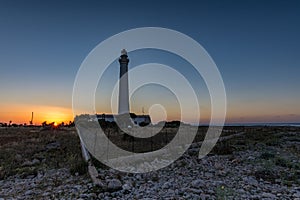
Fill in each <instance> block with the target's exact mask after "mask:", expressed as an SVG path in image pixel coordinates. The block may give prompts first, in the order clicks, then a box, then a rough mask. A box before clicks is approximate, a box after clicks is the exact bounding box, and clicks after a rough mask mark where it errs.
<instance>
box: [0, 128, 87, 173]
mask: <svg viewBox="0 0 300 200" xmlns="http://www.w3.org/2000/svg"><path fill="white" fill-rule="evenodd" d="M53 144H54V145H53ZM55 145H56V146H55ZM51 146H52V147H51ZM53 146H54V147H53ZM33 161H34V162H35V163H32V162H33ZM26 162H27V163H26ZM30 162H31V164H28V163H30ZM82 163H83V159H82V157H81V150H80V143H79V139H78V136H77V134H76V132H75V129H72V128H69V129H67V128H66V129H64V130H47V131H40V128H29V127H18V128H12V127H11V128H1V129H0V179H4V178H7V177H8V176H11V175H16V174H18V175H19V176H21V177H26V176H28V175H36V174H37V172H38V171H43V170H45V169H53V168H62V167H67V168H70V169H71V170H72V172H74V173H75V172H76V171H78V172H79V173H80V174H82V173H83V172H84V170H83V169H82V167H83V166H84V165H83V164H82Z"/></svg>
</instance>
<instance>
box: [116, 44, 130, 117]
mask: <svg viewBox="0 0 300 200" xmlns="http://www.w3.org/2000/svg"><path fill="white" fill-rule="evenodd" d="M119 63H120V80H119V107H118V114H119V115H121V114H126V113H129V94H128V73H127V72H128V63H129V59H128V56H127V52H126V50H125V49H123V50H122V51H121V56H120V58H119Z"/></svg>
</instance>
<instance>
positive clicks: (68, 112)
mask: <svg viewBox="0 0 300 200" xmlns="http://www.w3.org/2000/svg"><path fill="white" fill-rule="evenodd" d="M32 112H33V113H34V114H33V124H34V125H40V124H42V123H43V122H45V121H46V122H47V123H52V122H56V123H57V124H60V123H62V122H64V123H69V121H73V114H72V109H70V108H64V107H57V106H34V105H20V104H17V105H14V104H2V105H0V122H2V123H8V122H9V121H12V123H16V124H24V123H26V124H29V121H30V120H31V113H32Z"/></svg>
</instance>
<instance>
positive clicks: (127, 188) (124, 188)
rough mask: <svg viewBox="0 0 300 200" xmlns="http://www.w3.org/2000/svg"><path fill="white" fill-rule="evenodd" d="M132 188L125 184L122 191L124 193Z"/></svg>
mask: <svg viewBox="0 0 300 200" xmlns="http://www.w3.org/2000/svg"><path fill="white" fill-rule="evenodd" d="M131 188H132V186H131V185H129V184H128V183H125V184H124V185H123V186H122V189H123V190H125V191H130V190H131Z"/></svg>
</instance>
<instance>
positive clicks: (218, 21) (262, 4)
mask: <svg viewBox="0 0 300 200" xmlns="http://www.w3.org/2000/svg"><path fill="white" fill-rule="evenodd" d="M299 13H300V3H299V1H296V0H295V1H292V0H289V1H271V0H270V1H266V0H263V1H256V0H251V1H250V0H245V1H231V0H228V1H221V0H220V1H167V0H166V1H155V0H154V1H58V0H54V1H37V0H36V1H32V0H28V1H21V0H20V1H17V0H12V1H10V0H0V122H6V123H8V122H9V121H10V120H11V121H13V122H15V123H28V122H29V120H30V118H31V112H34V123H35V124H39V123H41V122H43V121H48V122H52V121H56V122H62V121H64V122H68V121H69V120H72V119H73V114H72V91H73V84H74V81H75V77H76V74H77V71H78V69H79V67H80V65H81V63H82V62H83V60H84V59H85V58H86V56H87V55H88V54H89V52H90V51H92V50H93V49H94V48H95V47H96V46H97V45H98V44H99V43H100V42H102V41H104V40H105V39H107V38H108V37H110V36H113V35H115V34H117V33H120V32H122V31H126V30H129V29H132V28H139V27H163V28H168V29H173V30H176V31H179V32H182V33H184V34H186V35H188V36H189V37H191V38H193V39H194V40H195V41H197V42H198V43H199V44H201V45H202V46H203V47H204V48H205V49H206V51H207V52H208V53H209V55H210V56H211V57H212V59H213V60H214V62H215V63H216V65H217V67H218V69H219V71H220V73H221V75H222V78H223V81H224V85H225V89H226V94H227V117H226V121H227V122H228V123H238V122H240V123H246V122H247V123H248V122H300V106H299V104H300V87H299V86H300V79H299V75H300V37H299V35H300V14H299ZM125 48H126V47H125ZM120 51H121V50H120ZM128 56H129V59H130V64H129V69H133V68H134V67H135V66H137V65H140V64H143V63H148V62H159V63H163V64H168V65H170V66H172V67H173V68H174V69H176V70H178V71H180V73H182V74H184V75H185V76H186V77H188V79H189V80H191V84H192V86H193V88H194V89H195V92H196V94H197V97H198V100H199V102H200V110H201V113H202V114H201V117H202V118H201V119H203V120H204V121H207V120H209V116H210V100H209V94H208V92H207V88H206V86H205V84H204V82H203V79H202V78H201V76H196V75H195V73H194V71H193V69H192V66H190V64H189V63H186V62H185V61H184V60H182V59H181V58H178V56H175V55H172V54H170V53H168V52H162V51H158V50H144V51H143V50H140V51H136V52H129V53H128ZM99 59H101V58H99ZM117 59H118V58H116V61H115V62H114V63H112V64H111V66H110V67H109V68H108V69H107V71H106V73H105V74H106V76H105V77H103V79H101V80H100V82H99V85H98V89H97V91H98V92H97V94H96V102H97V103H96V104H97V105H96V108H97V112H98V113H109V112H110V111H111V109H110V99H109V98H110V95H109V93H110V92H111V89H112V85H114V83H115V82H116V81H117V79H118V76H119V74H118V73H119V71H118V70H119V68H118V63H117ZM175 98H176V97H175V96H174V95H173V94H171V93H170V91H168V90H167V89H166V88H162V87H156V86H152V87H144V88H141V89H140V90H138V91H136V93H134V95H133V96H132V97H131V102H130V104H131V111H133V112H136V113H141V112H142V110H143V109H142V108H144V110H145V112H147V111H149V108H150V107H151V104H155V103H160V104H162V105H165V106H166V109H167V111H168V120H174V119H178V116H179V115H180V114H179V111H178V106H177V103H178V102H177V101H176V99H175ZM187 98H189V97H187ZM147 113H148V112H147ZM154 115H155V113H154ZM156 118H157V119H156V120H159V116H158V114H156ZM190 122H195V119H190Z"/></svg>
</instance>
